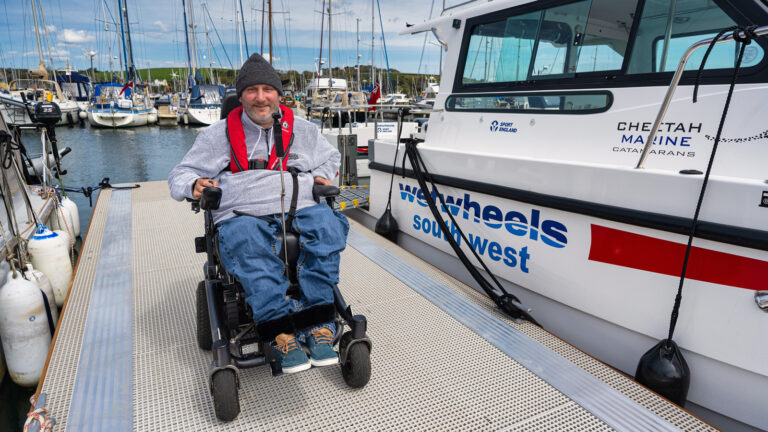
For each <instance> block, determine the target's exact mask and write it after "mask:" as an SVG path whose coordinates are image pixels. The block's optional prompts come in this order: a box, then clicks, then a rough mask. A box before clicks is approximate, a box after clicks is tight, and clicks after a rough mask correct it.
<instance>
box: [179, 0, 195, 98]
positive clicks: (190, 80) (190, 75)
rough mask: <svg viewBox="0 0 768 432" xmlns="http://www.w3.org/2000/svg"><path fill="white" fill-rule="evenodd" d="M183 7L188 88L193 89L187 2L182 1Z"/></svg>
mask: <svg viewBox="0 0 768 432" xmlns="http://www.w3.org/2000/svg"><path fill="white" fill-rule="evenodd" d="M181 7H182V9H183V12H184V38H185V42H186V43H187V86H188V87H190V88H191V87H192V85H193V84H192V54H191V53H190V51H189V30H188V29H189V27H187V2H186V0H181Z"/></svg>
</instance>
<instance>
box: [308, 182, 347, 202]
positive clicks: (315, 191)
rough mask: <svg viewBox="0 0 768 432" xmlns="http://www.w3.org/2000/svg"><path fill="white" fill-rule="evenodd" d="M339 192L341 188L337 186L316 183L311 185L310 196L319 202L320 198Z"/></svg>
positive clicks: (332, 195)
mask: <svg viewBox="0 0 768 432" xmlns="http://www.w3.org/2000/svg"><path fill="white" fill-rule="evenodd" d="M340 193H341V189H339V188H338V187H337V186H324V185H317V184H316V185H313V186H312V198H314V199H315V202H320V198H330V197H335V196H338V195H339V194H340Z"/></svg>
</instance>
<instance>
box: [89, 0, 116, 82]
mask: <svg viewBox="0 0 768 432" xmlns="http://www.w3.org/2000/svg"><path fill="white" fill-rule="evenodd" d="M106 9H107V0H104V1H103V2H102V4H101V16H102V18H103V19H104V39H105V40H106V41H107V49H109V71H110V72H112V73H114V72H115V69H114V66H113V65H112V41H110V40H109V22H107V10H106ZM91 72H92V73H93V80H94V81H96V72H95V71H91ZM111 79H112V77H110V80H111Z"/></svg>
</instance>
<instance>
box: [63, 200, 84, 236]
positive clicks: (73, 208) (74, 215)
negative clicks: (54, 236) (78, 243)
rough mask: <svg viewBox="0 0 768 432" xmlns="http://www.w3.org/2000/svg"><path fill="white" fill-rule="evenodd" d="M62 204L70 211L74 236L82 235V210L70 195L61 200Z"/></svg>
mask: <svg viewBox="0 0 768 432" xmlns="http://www.w3.org/2000/svg"><path fill="white" fill-rule="evenodd" d="M61 205H62V206H63V207H64V208H65V209H67V211H68V212H69V220H70V222H71V223H72V233H73V236H74V237H75V238H76V237H79V236H80V212H79V211H78V209H77V204H75V202H74V201H72V200H71V199H69V197H64V198H63V199H62V200H61ZM72 240H74V239H72Z"/></svg>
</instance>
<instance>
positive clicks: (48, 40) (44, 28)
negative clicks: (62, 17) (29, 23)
mask: <svg viewBox="0 0 768 432" xmlns="http://www.w3.org/2000/svg"><path fill="white" fill-rule="evenodd" d="M37 7H39V8H40V17H41V18H42V19H43V30H44V31H45V45H46V46H48V58H49V59H50V60H51V70H52V71H53V77H54V80H55V79H56V66H55V65H54V64H53V54H52V53H51V41H50V39H48V26H47V25H46V24H45V13H43V4H42V3H40V1H39V0H38V2H37Z"/></svg>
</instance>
